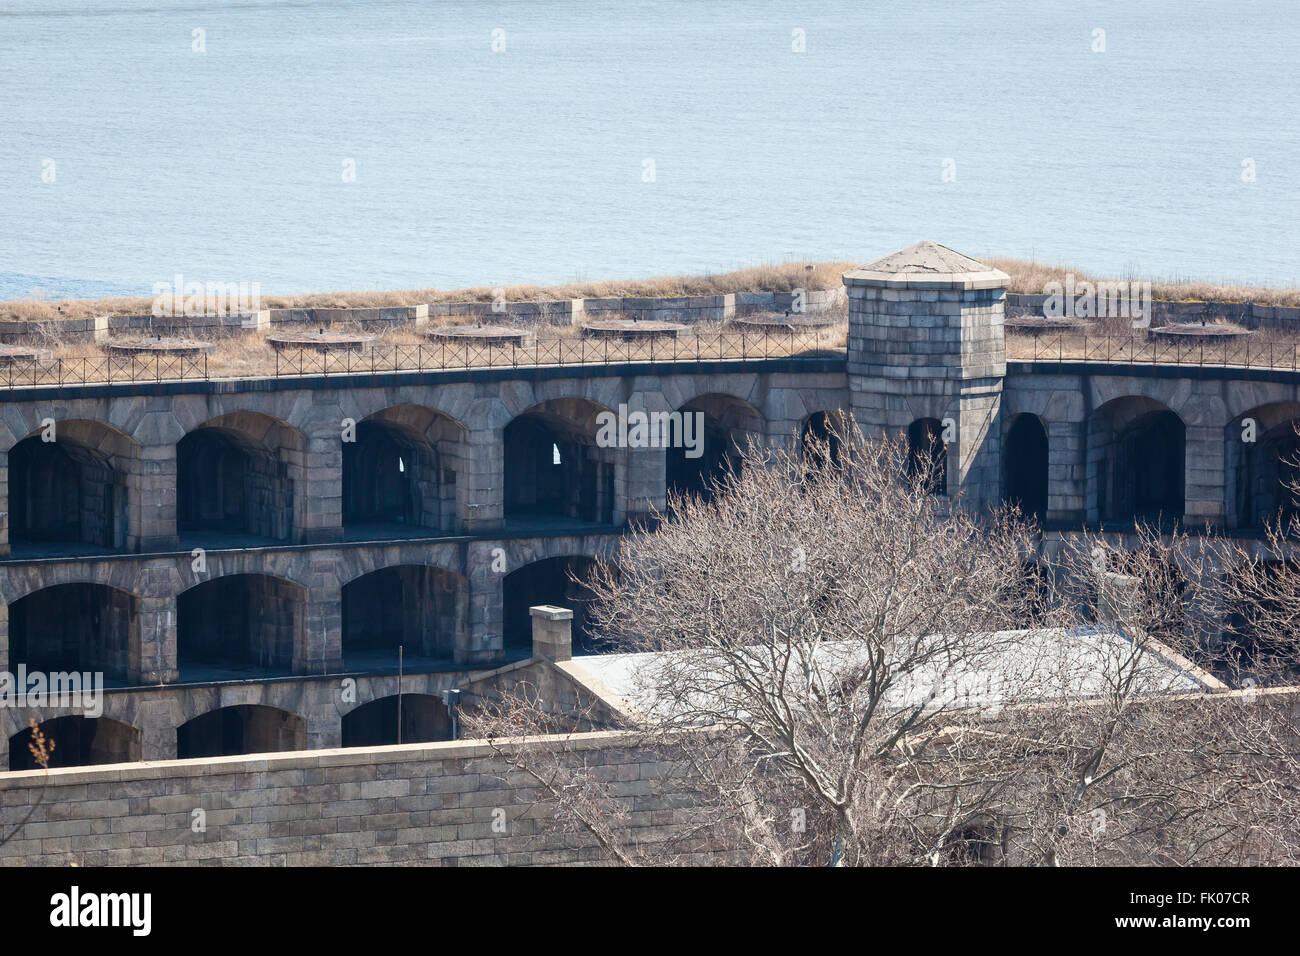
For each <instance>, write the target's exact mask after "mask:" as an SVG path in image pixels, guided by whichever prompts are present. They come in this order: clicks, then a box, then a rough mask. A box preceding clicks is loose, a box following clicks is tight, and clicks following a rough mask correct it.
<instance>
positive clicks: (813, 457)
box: [799, 412, 845, 468]
mask: <svg viewBox="0 0 1300 956" xmlns="http://www.w3.org/2000/svg"><path fill="white" fill-rule="evenodd" d="M844 428H845V421H844V415H843V413H841V412H813V413H812V414H811V415H809V416H808V420H807V421H806V422H804V425H803V429H802V431H801V432H800V435H799V448H800V452H801V454H802V455H803V457H804V460H805V461H807V462H808V464H809V465H810V466H811V467H815V468H823V467H829V468H838V467H839V465H840V454H841V452H842V449H843V447H844V437H843V436H844Z"/></svg>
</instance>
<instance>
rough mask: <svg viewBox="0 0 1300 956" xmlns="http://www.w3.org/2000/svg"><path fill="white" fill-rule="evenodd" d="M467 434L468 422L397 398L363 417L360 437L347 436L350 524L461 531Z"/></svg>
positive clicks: (346, 511)
mask: <svg viewBox="0 0 1300 956" xmlns="http://www.w3.org/2000/svg"><path fill="white" fill-rule="evenodd" d="M467 439H468V431H467V429H466V428H465V426H464V425H463V424H462V423H460V422H459V421H457V420H456V419H454V418H452V417H451V416H449V415H446V414H444V413H442V412H440V411H437V410H436V409H432V408H428V407H426V406H422V405H411V404H407V405H392V406H389V407H387V408H384V409H381V410H380V411H377V412H375V413H373V414H371V415H369V416H367V417H366V418H364V419H362V420H361V421H359V422H358V423H357V427H356V441H354V442H344V443H343V479H342V480H343V524H344V527H348V526H352V527H353V528H357V527H359V526H362V525H378V526H381V530H384V528H387V530H388V531H389V532H390V533H391V530H392V528H391V527H388V526H401V527H402V528H403V530H407V531H408V532H409V531H416V530H417V529H418V530H419V531H423V532H424V533H426V534H427V533H429V532H433V533H435V534H436V533H444V534H446V533H455V532H456V531H457V530H458V529H459V513H460V508H459V506H458V493H459V489H460V488H461V487H462V486H463V484H464V482H463V481H459V482H458V480H457V479H458V476H459V475H461V473H462V470H463V462H464V461H465V459H466V458H467V457H468V452H467Z"/></svg>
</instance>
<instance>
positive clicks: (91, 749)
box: [9, 714, 140, 770]
mask: <svg viewBox="0 0 1300 956" xmlns="http://www.w3.org/2000/svg"><path fill="white" fill-rule="evenodd" d="M39 726H40V729H41V733H42V734H44V735H45V738H46V740H47V741H49V742H51V743H53V745H54V747H53V749H52V750H49V751H48V752H49V758H50V760H49V766H50V768H51V769H53V768H55V767H90V766H95V765H97V764H106V763H134V762H136V761H138V760H139V759H140V730H139V728H137V727H134V726H132V725H131V724H128V723H125V722H123V721H120V720H113V719H112V718H110V717H86V716H84V715H82V714H68V715H65V716H63V717H51V718H49V719H48V720H43V721H41V723H40V724H39ZM31 740H32V731H31V728H30V727H26V728H24V729H22V730H20V731H18V733H16V734H14V735H13V736H12V737H10V738H9V769H10V770H36V769H38V768H39V765H38V764H37V763H36V760H35V758H34V757H33V756H32V752H31V749H30V747H29V746H28V745H29V744H30V743H31Z"/></svg>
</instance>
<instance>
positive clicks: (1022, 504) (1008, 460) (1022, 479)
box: [1002, 413, 1049, 525]
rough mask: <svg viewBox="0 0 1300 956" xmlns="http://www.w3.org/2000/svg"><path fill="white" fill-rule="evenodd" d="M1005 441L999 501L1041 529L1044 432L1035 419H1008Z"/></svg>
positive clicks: (1045, 463)
mask: <svg viewBox="0 0 1300 956" xmlns="http://www.w3.org/2000/svg"><path fill="white" fill-rule="evenodd" d="M1004 441H1005V444H1004V446H1003V454H1002V499H1003V501H1005V502H1006V503H1007V504H1010V505H1015V506H1016V507H1018V508H1019V509H1020V512H1021V514H1023V515H1024V516H1025V517H1026V518H1032V519H1034V520H1035V521H1037V522H1038V523H1039V525H1041V524H1042V523H1043V522H1044V521H1045V520H1046V519H1047V494H1048V457H1049V456H1048V438H1047V428H1046V427H1045V426H1044V424H1043V421H1042V419H1041V418H1039V417H1038V416H1037V415H1030V414H1027V413H1022V414H1019V415H1016V416H1015V417H1013V418H1012V419H1011V421H1010V423H1009V427H1008V428H1007V436H1006V439H1005V440H1004Z"/></svg>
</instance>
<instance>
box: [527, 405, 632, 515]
mask: <svg viewBox="0 0 1300 956" xmlns="http://www.w3.org/2000/svg"><path fill="white" fill-rule="evenodd" d="M602 412H606V413H607V412H609V409H607V408H604V407H603V406H601V405H599V404H597V403H596V402H593V401H590V400H589V399H585V398H557V399H548V400H547V401H544V402H541V403H539V404H537V405H534V406H532V407H531V408H529V409H528V410H527V411H525V412H523V413H521V414H519V415H517V416H515V418H513V419H512V420H511V421H510V423H509V424H508V425H506V427H505V430H504V434H503V441H504V445H505V448H504V455H503V475H502V488H503V489H504V512H505V517H506V519H507V520H511V519H514V520H519V519H524V520H530V519H531V520H535V519H545V518H567V519H576V520H580V521H592V522H597V523H599V524H612V523H613V522H614V514H615V512H616V511H617V506H616V500H615V499H616V491H615V489H616V484H617V476H618V472H619V468H618V464H619V461H620V459H621V454H620V452H621V449H619V448H617V447H600V446H599V445H598V444H597V440H596V439H597V434H598V432H599V430H600V428H599V422H598V420H597V416H599V415H600V414H601V413H602Z"/></svg>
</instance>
